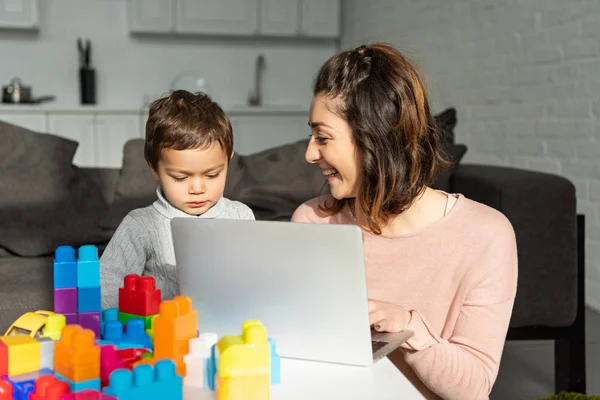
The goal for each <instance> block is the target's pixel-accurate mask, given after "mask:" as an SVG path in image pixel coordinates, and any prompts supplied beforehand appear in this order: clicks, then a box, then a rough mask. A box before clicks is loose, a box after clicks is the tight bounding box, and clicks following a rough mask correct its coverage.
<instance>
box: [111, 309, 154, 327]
mask: <svg viewBox="0 0 600 400" xmlns="http://www.w3.org/2000/svg"><path fill="white" fill-rule="evenodd" d="M155 316H156V314H155V315H147V316H145V317H144V316H141V315H135V314H127V313H124V312H119V321H121V323H122V324H123V325H126V324H127V321H129V320H131V319H141V320H142V321H144V327H145V329H150V328H151V327H152V318H154V317H155Z"/></svg>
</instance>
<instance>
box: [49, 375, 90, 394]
mask: <svg viewBox="0 0 600 400" xmlns="http://www.w3.org/2000/svg"><path fill="white" fill-rule="evenodd" d="M54 376H56V377H57V378H58V379H60V380H61V381H64V382H66V383H67V384H68V385H69V389H70V390H71V392H79V391H80V390H85V389H94V390H100V378H94V379H87V380H84V381H79V382H74V381H72V380H70V379H68V378H65V377H64V376H62V375H61V374H58V373H56V372H55V373H54Z"/></svg>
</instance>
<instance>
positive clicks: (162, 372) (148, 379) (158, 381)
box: [103, 360, 183, 400]
mask: <svg viewBox="0 0 600 400" xmlns="http://www.w3.org/2000/svg"><path fill="white" fill-rule="evenodd" d="M109 381H110V382H109V385H108V386H107V387H105V388H104V389H103V392H104V393H106V394H109V395H111V396H115V397H117V398H118V399H119V400H137V399H144V400H163V399H169V400H181V399H182V398H183V390H182V387H183V385H182V379H181V376H179V375H177V374H176V372H175V363H174V362H173V360H160V361H157V362H156V365H155V366H154V367H152V366H151V365H139V366H137V367H135V368H133V371H129V370H128V369H118V370H116V371H114V372H113V373H112V374H111V375H110V380H109Z"/></svg>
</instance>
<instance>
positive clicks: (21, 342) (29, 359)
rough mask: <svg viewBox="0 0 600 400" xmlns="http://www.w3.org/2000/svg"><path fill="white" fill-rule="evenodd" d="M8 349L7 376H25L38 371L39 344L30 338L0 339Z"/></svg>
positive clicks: (12, 337)
mask: <svg viewBox="0 0 600 400" xmlns="http://www.w3.org/2000/svg"><path fill="white" fill-rule="evenodd" d="M0 340H2V342H4V344H5V345H6V347H8V375H9V376H12V375H19V374H26V373H28V372H34V371H38V370H39V369H40V342H38V341H37V340H36V339H34V338H32V337H30V336H5V337H2V338H0Z"/></svg>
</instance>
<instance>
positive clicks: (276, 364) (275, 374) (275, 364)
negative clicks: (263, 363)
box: [267, 338, 281, 384]
mask: <svg viewBox="0 0 600 400" xmlns="http://www.w3.org/2000/svg"><path fill="white" fill-rule="evenodd" d="M267 341H268V342H269V346H270V347H271V384H279V383H281V357H280V356H279V354H277V343H276V342H275V340H274V339H271V338H268V339H267Z"/></svg>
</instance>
